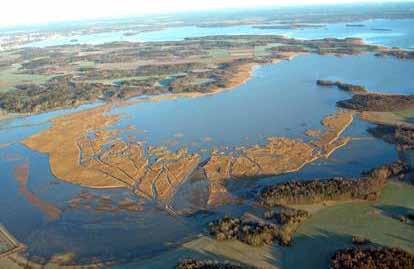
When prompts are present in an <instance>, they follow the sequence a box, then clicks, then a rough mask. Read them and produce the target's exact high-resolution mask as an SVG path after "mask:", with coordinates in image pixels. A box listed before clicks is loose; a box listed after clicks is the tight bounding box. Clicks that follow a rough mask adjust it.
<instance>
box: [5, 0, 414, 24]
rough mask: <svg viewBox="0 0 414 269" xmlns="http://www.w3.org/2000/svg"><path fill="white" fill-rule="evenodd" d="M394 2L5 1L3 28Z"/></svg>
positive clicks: (271, 0)
mask: <svg viewBox="0 0 414 269" xmlns="http://www.w3.org/2000/svg"><path fill="white" fill-rule="evenodd" d="M391 1H393V0H386V1H381V0H365V1H356V0H339V1H338V0H336V1H332V0H306V1H305V0H289V1H286V0H1V2H2V3H1V8H0V26H12V25H21V24H33V23H36V24H37V23H49V22H57V21H67V20H80V19H94V18H107V17H123V16H133V15H141V14H149V13H168V12H177V11H192V10H208V9H225V8H236V7H238V8H249V7H265V6H286V5H292V4H293V5H309V4H338V3H355V2H372V3H378V2H391ZM409 1H410V0H407V1H405V2H409ZM393 2H404V0H395V1H393ZM287 3H288V4H287Z"/></svg>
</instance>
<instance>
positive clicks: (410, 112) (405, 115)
mask: <svg viewBox="0 0 414 269" xmlns="http://www.w3.org/2000/svg"><path fill="white" fill-rule="evenodd" d="M394 114H395V115H397V116H398V117H401V119H402V120H403V121H406V122H410V123H414V109H406V110H401V111H398V112H394Z"/></svg>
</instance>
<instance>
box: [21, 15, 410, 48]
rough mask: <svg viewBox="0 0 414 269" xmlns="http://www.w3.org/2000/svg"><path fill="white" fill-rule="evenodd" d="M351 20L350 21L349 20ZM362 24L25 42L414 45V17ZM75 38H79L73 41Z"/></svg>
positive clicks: (180, 29) (216, 29) (109, 34)
mask: <svg viewBox="0 0 414 269" xmlns="http://www.w3.org/2000/svg"><path fill="white" fill-rule="evenodd" d="M348 24H349V23H348ZM357 24H363V25H364V26H363V27H348V26H347V23H330V24H326V25H323V27H320V28H303V29H292V30H285V29H283V30H281V29H258V28H255V27H254V26H253V25H241V26H230V27H196V26H185V27H170V28H165V29H162V30H158V31H152V32H143V33H139V34H136V35H132V36H126V35H125V33H127V31H113V32H105V33H99V34H88V35H77V36H70V37H57V38H53V39H47V40H44V41H39V42H33V43H30V44H27V45H26V46H29V47H30V46H33V47H47V46H58V45H67V44H95V45H96V44H103V43H109V42H115V41H129V42H153V41H180V40H184V39H185V38H191V37H202V36H212V35H285V36H287V37H291V38H298V39H320V38H327V37H337V38H345V37H360V38H363V39H364V40H365V42H367V43H369V44H374V45H384V46H388V47H394V46H395V47H400V48H405V49H413V48H414V20H413V19H400V20H385V19H375V20H368V21H362V22H357ZM73 40H76V41H75V42H73Z"/></svg>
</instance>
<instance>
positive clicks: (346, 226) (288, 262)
mask: <svg viewBox="0 0 414 269" xmlns="http://www.w3.org/2000/svg"><path fill="white" fill-rule="evenodd" d="M408 212H411V213H414V186H412V185H406V184H403V183H395V182H392V183H389V184H388V185H387V186H386V188H385V190H384V191H383V193H382V196H381V198H380V200H379V201H378V202H375V203H368V202H355V203H347V204H340V205H336V206H332V207H328V208H325V209H323V210H321V211H319V212H318V213H316V214H315V215H313V216H312V217H311V219H310V220H309V221H307V222H306V223H305V224H304V225H303V226H302V227H301V228H300V229H299V231H298V233H297V234H296V236H295V240H294V245H293V247H291V248H283V249H282V256H281V257H282V261H281V263H282V267H283V268H329V267H328V265H329V259H330V257H331V256H332V255H333V253H334V252H335V251H336V250H338V249H341V248H346V247H351V246H352V244H351V241H352V236H353V235H358V236H362V237H365V238H368V239H369V240H371V242H373V243H374V244H376V245H379V246H392V247H400V248H403V249H405V250H407V251H410V252H414V226H413V225H411V224H406V223H402V222H400V221H399V220H398V219H395V218H393V217H392V216H399V215H401V214H407V213H408Z"/></svg>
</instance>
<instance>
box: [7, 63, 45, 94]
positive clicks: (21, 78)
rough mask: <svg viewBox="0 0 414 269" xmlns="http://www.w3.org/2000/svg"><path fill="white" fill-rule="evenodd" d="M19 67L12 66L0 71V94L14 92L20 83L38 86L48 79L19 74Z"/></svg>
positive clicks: (43, 76) (42, 76)
mask: <svg viewBox="0 0 414 269" xmlns="http://www.w3.org/2000/svg"><path fill="white" fill-rule="evenodd" d="M19 68H20V65H18V64H14V65H12V66H10V68H8V69H3V70H0V92H4V91H9V90H14V89H15V86H16V85H18V84H22V83H35V84H40V83H44V82H46V81H47V80H48V79H50V78H51V77H50V76H45V75H30V74H19V73H18V70H19Z"/></svg>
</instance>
